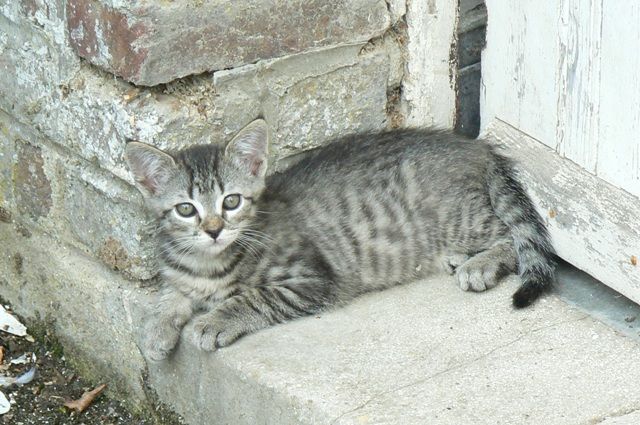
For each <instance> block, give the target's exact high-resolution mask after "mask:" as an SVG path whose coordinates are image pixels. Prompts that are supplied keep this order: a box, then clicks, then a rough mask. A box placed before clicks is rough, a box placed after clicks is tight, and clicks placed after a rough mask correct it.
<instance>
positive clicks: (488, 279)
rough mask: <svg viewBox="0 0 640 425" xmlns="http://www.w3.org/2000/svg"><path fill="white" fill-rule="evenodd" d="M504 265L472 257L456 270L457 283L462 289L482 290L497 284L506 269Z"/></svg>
mask: <svg viewBox="0 0 640 425" xmlns="http://www.w3.org/2000/svg"><path fill="white" fill-rule="evenodd" d="M505 269H506V267H505V266H504V265H503V264H502V263H500V262H496V261H493V260H492V259H487V258H482V257H472V258H471V259H469V260H468V261H467V262H466V263H464V264H463V265H461V266H460V267H458V269H457V270H456V279H457V280H458V285H459V286H460V289H462V290H463V291H474V292H482V291H486V290H487V289H491V288H493V287H494V286H496V285H497V284H498V282H499V281H500V279H502V278H503V277H504V276H505V275H506V274H507V271H506V270H505Z"/></svg>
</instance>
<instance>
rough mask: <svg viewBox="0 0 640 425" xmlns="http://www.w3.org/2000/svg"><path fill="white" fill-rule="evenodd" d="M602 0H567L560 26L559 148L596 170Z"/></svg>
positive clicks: (561, 4) (556, 124)
mask: <svg viewBox="0 0 640 425" xmlns="http://www.w3.org/2000/svg"><path fill="white" fill-rule="evenodd" d="M602 1H603V0H563V1H562V2H560V22H559V25H557V28H558V29H557V30H556V32H557V34H558V35H557V39H558V42H557V43H558V50H559V56H558V57H559V60H560V62H559V64H558V65H559V66H558V67H557V69H556V71H557V78H556V80H557V93H558V99H557V102H558V115H557V122H556V123H555V129H556V141H555V142H556V150H557V151H558V153H559V154H560V155H562V156H564V157H565V158H568V159H571V160H572V161H574V162H575V163H577V164H580V165H581V166H582V167H584V168H585V169H587V170H589V171H591V172H592V173H594V174H595V172H596V162H597V155H598V137H599V128H600V126H599V123H600V96H599V95H600V40H601V29H602ZM532 83H534V84H538V82H537V81H532ZM551 83H552V82H551V81H550V82H548V83H547V84H545V85H547V86H548V85H550V84H551ZM550 124H551V123H550Z"/></svg>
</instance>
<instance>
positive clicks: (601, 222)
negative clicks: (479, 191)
mask: <svg viewBox="0 0 640 425" xmlns="http://www.w3.org/2000/svg"><path fill="white" fill-rule="evenodd" d="M487 11H488V30H487V47H486V48H485V50H484V52H483V57H482V69H483V77H482V78H483V84H482V96H481V111H482V123H481V134H485V135H488V136H495V137H498V138H502V139H504V140H505V141H506V143H507V144H508V145H509V146H510V147H511V148H512V151H513V155H514V156H515V157H517V158H519V159H520V160H521V162H522V168H523V170H524V175H525V176H526V178H527V179H528V180H529V181H528V184H529V185H530V187H531V190H532V193H533V195H534V197H535V198H536V200H537V201H538V202H539V203H540V204H541V205H543V206H545V208H548V209H553V210H554V211H555V213H556V214H557V218H556V219H552V220H550V225H551V227H552V233H553V235H554V239H555V244H556V247H557V248H558V251H559V253H560V255H561V256H562V257H563V258H565V259H567V260H568V261H570V262H571V263H573V264H574V265H576V266H577V267H579V268H581V269H583V270H586V271H587V272H589V273H591V274H593V275H594V276H595V277H597V278H598V279H600V280H602V281H603V282H604V283H606V284H608V285H610V286H611V287H613V288H615V289H616V290H618V291H620V292H622V293H623V294H625V295H627V296H629V297H631V298H633V299H634V300H636V301H637V302H640V289H639V288H640V280H639V279H640V278H639V273H640V272H639V270H640V266H637V265H633V264H631V258H632V256H635V258H638V257H640V253H639V252H637V251H640V239H639V238H640V236H639V235H640V227H639V226H640V224H638V223H640V77H639V75H640V48H638V47H637V43H638V42H639V40H640V1H638V0H618V1H615V2H612V1H605V0H558V1H557V2H540V1H536V0H520V1H510V0H487ZM544 145H546V146H547V147H548V148H550V150H547V149H546V148H544ZM554 151H555V153H554ZM635 261H636V263H637V262H638V261H640V260H638V259H636V260H635Z"/></svg>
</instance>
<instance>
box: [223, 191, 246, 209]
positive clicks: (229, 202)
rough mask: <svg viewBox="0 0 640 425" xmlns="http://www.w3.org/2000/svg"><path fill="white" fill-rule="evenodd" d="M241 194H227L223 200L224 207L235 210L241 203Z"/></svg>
mask: <svg viewBox="0 0 640 425" xmlns="http://www.w3.org/2000/svg"><path fill="white" fill-rule="evenodd" d="M240 199H241V197H240V195H237V194H236V195H227V196H225V198H224V201H222V208H224V209H225V210H227V211H229V210H235V209H236V208H238V206H239V205H240Z"/></svg>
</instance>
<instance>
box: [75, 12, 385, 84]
mask: <svg viewBox="0 0 640 425" xmlns="http://www.w3.org/2000/svg"><path fill="white" fill-rule="evenodd" d="M66 11H67V23H68V28H69V34H70V40H71V44H72V46H73V47H74V49H75V50H76V52H77V53H78V54H79V55H80V56H82V57H84V58H86V59H88V60H89V61H91V62H92V63H94V64H96V65H99V66H101V67H103V68H104V69H106V70H108V71H110V72H113V73H114V74H116V75H119V76H121V77H123V78H124V79H126V80H128V81H131V82H133V83H135V84H138V85H145V86H153V85H156V84H159V83H166V82H169V81H172V80H174V79H176V78H179V77H184V76H187V75H191V74H198V73H202V72H204V71H213V70H220V69H226V68H231V67H237V66H240V65H245V64H250V63H253V62H256V61H258V60H262V59H270V58H276V57H280V56H286V55H290V54H293V53H299V52H302V51H305V50H308V49H317V48H321V47H327V46H335V45H342V44H353V43H361V42H365V41H367V40H369V39H371V38H373V37H375V36H378V35H380V34H382V33H383V32H384V31H385V30H386V29H387V28H388V26H389V24H390V19H391V17H390V15H389V12H388V10H387V6H386V3H385V1H384V0H353V1H349V2H344V1H339V0H330V1H326V0H311V1H309V0H294V1H287V2H282V1H275V0H270V1H263V0H245V1H242V2H219V1H216V2H208V1H195V2H194V1H187V2H177V1H176V2H166V1H133V2H126V3H121V2H114V1H108V0H67V8H66ZM395 15H396V16H397V13H396V14H395Z"/></svg>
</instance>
